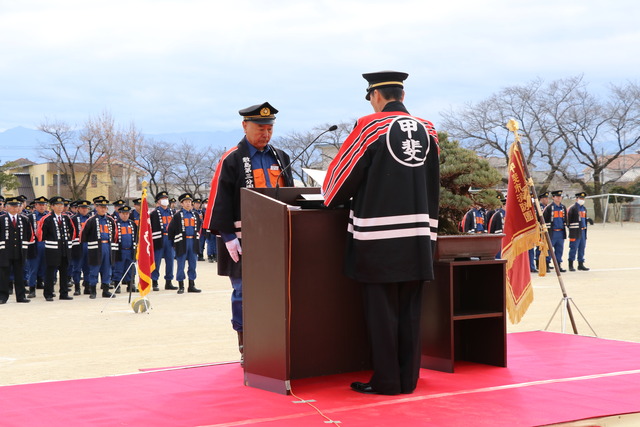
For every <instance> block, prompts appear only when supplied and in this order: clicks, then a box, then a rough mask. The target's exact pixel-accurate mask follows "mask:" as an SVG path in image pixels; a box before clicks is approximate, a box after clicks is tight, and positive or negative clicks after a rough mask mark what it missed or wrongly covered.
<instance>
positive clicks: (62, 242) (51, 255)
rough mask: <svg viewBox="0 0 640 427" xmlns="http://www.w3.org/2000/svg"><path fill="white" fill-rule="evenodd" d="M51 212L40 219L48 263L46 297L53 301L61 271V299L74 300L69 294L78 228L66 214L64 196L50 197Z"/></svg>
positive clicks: (41, 236) (39, 230) (41, 234)
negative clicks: (70, 270)
mask: <svg viewBox="0 0 640 427" xmlns="http://www.w3.org/2000/svg"><path fill="white" fill-rule="evenodd" d="M49 205H50V206H51V210H52V211H53V212H51V213H50V214H49V215H47V216H45V217H44V218H43V219H42V220H41V221H40V228H39V229H38V232H37V234H36V235H37V236H38V240H39V241H41V242H44V248H45V249H44V251H45V253H44V255H45V262H46V265H47V269H46V274H45V279H44V298H45V299H46V300H47V301H53V296H54V293H53V291H54V289H53V287H54V282H55V279H56V274H57V273H58V272H60V278H59V280H58V283H59V285H60V299H61V300H72V299H73V297H71V296H69V288H68V282H69V261H70V260H71V247H72V245H73V240H74V239H75V238H76V229H75V227H74V226H73V222H72V221H71V218H69V215H64V198H63V197H60V196H55V197H52V198H51V199H49Z"/></svg>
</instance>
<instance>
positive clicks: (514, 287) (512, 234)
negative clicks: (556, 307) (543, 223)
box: [502, 133, 540, 323]
mask: <svg viewBox="0 0 640 427" xmlns="http://www.w3.org/2000/svg"><path fill="white" fill-rule="evenodd" d="M516 138H517V133H516ZM519 147H520V146H519V144H518V143H517V142H514V143H513V144H512V145H511V149H510V150H509V185H508V187H507V204H506V207H505V211H506V215H505V223H504V228H503V229H504V234H505V236H504V237H503V238H502V258H504V259H506V260H507V301H506V303H507V311H508V313H509V320H510V321H511V323H518V322H519V321H520V319H522V316H524V313H525V312H526V311H527V309H528V308H529V305H531V303H532V302H533V287H532V285H531V273H530V270H529V258H528V257H529V253H528V251H529V249H531V248H533V247H534V246H536V245H537V244H538V241H539V239H540V234H539V226H538V220H537V218H536V214H535V210H534V207H533V204H532V202H531V194H530V192H529V183H528V182H527V178H526V174H525V169H524V164H523V162H524V160H523V156H522V152H521V151H520V148H519Z"/></svg>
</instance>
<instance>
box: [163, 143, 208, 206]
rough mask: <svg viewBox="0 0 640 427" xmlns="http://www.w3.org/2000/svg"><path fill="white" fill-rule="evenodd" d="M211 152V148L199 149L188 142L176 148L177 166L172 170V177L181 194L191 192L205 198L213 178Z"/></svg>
mask: <svg viewBox="0 0 640 427" xmlns="http://www.w3.org/2000/svg"><path fill="white" fill-rule="evenodd" d="M210 151H211V150H210V149H209V148H198V147H196V146H194V145H193V143H191V142H189V141H186V140H183V141H182V142H181V143H180V145H178V146H177V147H175V149H174V150H173V158H174V159H175V166H174V167H173V169H172V170H171V176H172V177H173V183H174V185H175V186H176V187H177V188H178V189H179V190H180V191H181V192H190V193H193V194H195V195H197V196H198V197H203V195H204V194H205V189H207V186H208V185H209V183H210V182H211V176H212V175H211V164H210V163H209V156H208V153H209V152H210ZM214 168H215V166H214Z"/></svg>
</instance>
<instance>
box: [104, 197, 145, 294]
mask: <svg viewBox="0 0 640 427" xmlns="http://www.w3.org/2000/svg"><path fill="white" fill-rule="evenodd" d="M131 212H132V209H131V206H127V205H124V206H120V208H118V219H116V226H117V227H118V250H117V251H116V255H115V263H114V265H113V271H112V275H111V285H112V286H114V287H115V289H116V291H115V292H116V293H117V294H119V293H120V290H121V287H122V286H123V285H127V292H129V291H131V292H134V288H135V286H134V284H135V283H134V280H133V278H134V272H135V268H134V267H131V268H129V266H131V264H133V263H134V262H135V259H136V245H137V241H138V227H137V226H136V224H135V223H134V222H133V221H132V220H131ZM118 283H121V284H120V286H118Z"/></svg>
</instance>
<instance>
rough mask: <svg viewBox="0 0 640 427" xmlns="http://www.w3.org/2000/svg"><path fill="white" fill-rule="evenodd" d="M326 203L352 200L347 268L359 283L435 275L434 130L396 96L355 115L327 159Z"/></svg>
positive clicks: (437, 190)
mask: <svg viewBox="0 0 640 427" xmlns="http://www.w3.org/2000/svg"><path fill="white" fill-rule="evenodd" d="M322 193H323V195H324V198H325V204H326V205H327V206H330V207H331V206H336V205H340V204H342V203H346V202H348V201H349V199H350V198H353V199H352V201H351V204H350V215H349V223H348V230H347V231H348V235H347V253H346V262H345V273H346V275H347V276H348V277H350V278H352V279H355V280H357V281H360V282H369V283H393V282H405V281H414V280H432V279H433V254H434V251H435V241H436V239H437V231H438V207H439V195H440V168H439V148H438V139H437V132H436V130H435V129H434V127H433V125H432V124H431V122H429V121H426V120H423V119H420V118H417V117H413V116H411V115H410V114H409V112H408V111H407V110H406V108H405V107H404V105H403V104H402V103H401V102H399V101H392V102H389V103H387V105H386V106H385V107H384V109H383V111H381V112H379V113H374V114H371V115H368V116H365V117H362V118H360V119H359V120H358V121H357V123H356V126H355V128H354V129H353V131H352V132H351V133H350V134H349V136H348V137H347V139H346V140H345V142H344V143H343V144H342V146H341V148H340V150H339V151H338V154H337V155H336V157H335V158H334V159H333V161H332V162H331V164H330V165H329V169H328V171H327V176H326V178H325V181H324V184H323V187H322Z"/></svg>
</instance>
